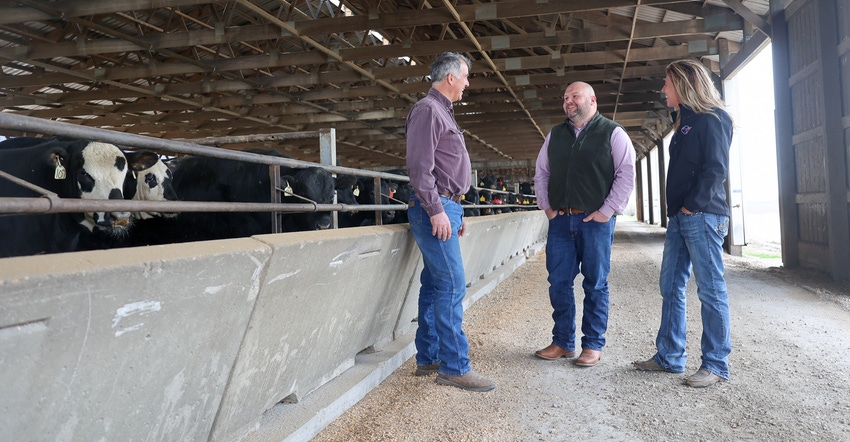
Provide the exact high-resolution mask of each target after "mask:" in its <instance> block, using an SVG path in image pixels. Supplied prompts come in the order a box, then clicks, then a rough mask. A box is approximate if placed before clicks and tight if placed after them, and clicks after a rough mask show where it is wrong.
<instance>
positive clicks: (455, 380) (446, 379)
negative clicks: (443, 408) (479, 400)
mask: <svg viewBox="0 0 850 442" xmlns="http://www.w3.org/2000/svg"><path fill="white" fill-rule="evenodd" d="M437 383H438V384H440V385H451V386H452V387H457V388H460V389H463V390H469V391H490V390H492V389H494V388H496V383H495V382H493V381H491V380H489V379H487V378H485V377H484V376H481V375H480V374H478V373H476V372H474V371H470V372H469V373H467V374H465V375H463V376H449V375H446V374H442V373H440V374H438V375H437Z"/></svg>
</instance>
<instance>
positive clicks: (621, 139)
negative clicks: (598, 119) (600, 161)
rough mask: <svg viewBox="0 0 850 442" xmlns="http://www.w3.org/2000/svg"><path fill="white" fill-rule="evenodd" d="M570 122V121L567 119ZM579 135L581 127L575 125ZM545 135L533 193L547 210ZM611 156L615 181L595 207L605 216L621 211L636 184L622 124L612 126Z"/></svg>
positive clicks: (631, 148) (630, 149)
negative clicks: (609, 190) (613, 127)
mask: <svg viewBox="0 0 850 442" xmlns="http://www.w3.org/2000/svg"><path fill="white" fill-rule="evenodd" d="M570 125H572V122H570ZM572 127H573V129H574V130H575V134H576V137H578V135H579V133H581V130H582V129H584V128H583V127H575V126H574V125H572ZM551 135H552V132H549V134H548V135H546V140H545V141H543V147H541V148H540V154H538V155H537V166H536V172H535V173H534V195H535V197H536V198H537V207H539V208H541V209H543V210H546V209H551V208H552V206H551V205H550V204H549V176H550V173H549V137H550V136H551ZM611 157H612V159H613V161H614V183H613V184H612V185H611V192H610V193H608V196H607V197H606V198H605V201H604V202H603V203H602V207H600V208H599V209H598V210H599V212H600V213H602V214H603V215H605V216H607V217H611V216H612V215H614V214H617V213H623V210H625V209H626V205H627V204H628V203H629V197H630V196H631V194H632V190H633V189H634V187H635V149H634V146H632V140H631V139H630V138H629V135H628V134H627V133H626V131H625V130H624V129H623V128H622V127H618V128H616V129H614V132H612V133H611Z"/></svg>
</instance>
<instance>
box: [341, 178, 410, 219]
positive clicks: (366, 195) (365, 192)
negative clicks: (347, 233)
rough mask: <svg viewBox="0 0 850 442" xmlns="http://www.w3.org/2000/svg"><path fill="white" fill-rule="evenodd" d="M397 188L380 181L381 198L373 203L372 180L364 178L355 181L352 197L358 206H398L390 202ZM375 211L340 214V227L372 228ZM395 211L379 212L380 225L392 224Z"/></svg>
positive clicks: (373, 189) (389, 183)
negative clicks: (353, 196)
mask: <svg viewBox="0 0 850 442" xmlns="http://www.w3.org/2000/svg"><path fill="white" fill-rule="evenodd" d="M397 189H398V186H397V185H396V184H395V183H391V182H388V181H387V180H385V179H382V180H381V198H380V201H379V202H377V203H375V182H374V178H371V177H366V178H359V179H358V180H357V186H356V187H355V189H354V195H355V197H356V198H357V203H358V204H367V205H375V204H398V203H397V202H396V201H392V200H390V198H394V197H395V192H396V190H397ZM376 212H377V211H362V210H361V211H359V212H348V213H347V214H340V218H339V226H340V227H359V226H374V225H375V217H376ZM395 216H396V212H395V210H384V211H381V223H382V224H392V222H393V220H394V219H395Z"/></svg>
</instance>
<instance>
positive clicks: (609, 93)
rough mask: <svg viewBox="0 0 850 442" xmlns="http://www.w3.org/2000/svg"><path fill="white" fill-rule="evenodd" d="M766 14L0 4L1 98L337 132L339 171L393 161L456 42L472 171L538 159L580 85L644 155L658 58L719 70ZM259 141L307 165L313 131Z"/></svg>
mask: <svg viewBox="0 0 850 442" xmlns="http://www.w3.org/2000/svg"><path fill="white" fill-rule="evenodd" d="M768 12H769V6H768V0H753V1H748V0H744V1H741V0H722V1H721V0H708V1H670V0H667V1H665V0H630V1H627V0H560V1H559V0H501V1H490V0H473V1H469V0H452V1H449V0H443V1H439V0H437V1H429V0H366V1H349V0H294V1H291V0H236V1H200V0H111V1H108V2H93V1H89V0H64V1H63V0H59V1H36V0H16V1H2V2H0V60H2V74H0V100H2V103H3V108H2V110H3V112H16V113H20V114H24V115H29V116H34V117H39V118H45V119H56V120H61V121H65V122H71V123H76V124H81V125H87V126H93V127H99V128H106V129H112V130H116V131H122V132H130V133H138V134H144V135H149V136H153V137H158V138H164V139H181V140H186V139H198V138H207V137H221V136H235V135H255V134H276V133H288V132H301V131H314V130H319V129H327V128H335V130H336V137H337V153H338V156H339V160H340V164H342V165H344V166H347V167H357V168H372V169H375V168H391V167H399V166H403V165H404V156H405V140H404V136H405V135H404V121H405V117H406V115H407V112H408V110H409V108H410V106H411V105H412V104H413V103H415V102H416V101H417V100H418V99H419V98H421V97H422V96H423V95H424V94H425V93H427V90H428V88H429V87H430V83H429V82H428V81H427V75H428V72H429V69H428V66H429V64H430V62H431V60H432V59H433V57H434V56H435V55H436V54H438V53H440V52H443V51H456V52H461V53H464V54H466V55H468V56H469V57H470V58H471V59H472V60H473V69H472V75H471V77H470V87H469V88H468V89H467V90H466V92H465V93H464V98H463V101H462V102H459V103H456V104H455V114H456V117H457V120H458V122H459V124H460V126H461V127H462V128H464V129H465V130H466V133H467V135H468V137H467V145H468V149H469V151H470V156H471V158H472V161H473V163H474V164H476V165H478V166H479V167H481V166H483V167H498V166H499V165H503V166H507V167H509V166H510V165H516V164H525V163H528V162H529V161H531V162H532V164H533V160H534V158H535V157H536V155H537V152H538V150H539V148H540V145H541V144H542V142H543V139H544V137H545V135H546V133H548V131H549V129H550V128H551V127H552V126H553V125H555V124H558V123H560V122H562V121H563V119H564V113H563V109H562V107H561V102H562V98H561V97H562V94H563V89H564V87H565V86H566V85H567V84H568V83H570V82H572V81H577V80H581V81H586V82H588V83H590V84H591V85H593V86H594V88H595V90H596V93H597V96H598V101H599V104H600V111H601V112H602V113H603V114H604V115H606V116H608V117H611V118H613V119H615V120H616V121H618V122H619V123H621V124H622V125H623V126H624V127H626V129H627V131H628V132H629V134H630V136H631V138H632V140H633V141H634V143H635V147H636V149H637V150H638V152H639V154H642V153H644V152H647V151H648V150H650V149H652V148H653V147H654V146H655V144H654V143H655V142H654V141H653V140H657V139H659V138H661V137H662V136H663V134H665V133H667V132H668V131H669V128H670V124H671V120H670V115H669V111H668V109H666V107H665V106H664V103H663V100H662V98H661V95H660V93H659V92H658V91H659V89H660V88H661V86H662V85H663V78H664V68H665V66H666V64H667V63H669V62H670V61H673V60H676V59H680V58H685V57H694V58H699V59H701V60H702V61H703V62H704V63H705V64H706V65H707V66H709V67H710V68H711V69H712V71H714V72H715V73H717V74H718V76H719V77H722V78H726V77H728V76H729V75H731V74H733V73H734V72H735V71H736V70H737V69H739V68H740V67H741V66H742V65H744V64H745V63H746V61H747V60H748V59H749V58H750V57H752V56H753V55H754V53H756V52H757V51H758V50H759V49H760V48H761V47H763V46H764V44H765V42H766V41H767V36H768V35H769V34H770V28H769V26H770V25H769V23H768V20H767V18H766V17H767V16H768ZM0 135H7V136H14V135H21V133H20V132H15V131H11V130H8V129H1V128H0ZM263 146H264V147H268V148H275V149H277V150H279V151H280V152H281V153H283V154H285V155H288V156H291V157H294V158H297V159H302V160H307V161H318V159H319V153H318V149H317V148H318V143H317V142H316V141H315V140H310V139H283V140H278V141H268V142H264V143H263ZM223 147H227V148H232V149H244V148H248V147H258V146H257V144H256V143H254V144H250V145H249V144H248V143H241V144H230V145H226V146H223Z"/></svg>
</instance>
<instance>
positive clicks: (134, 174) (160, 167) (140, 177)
mask: <svg viewBox="0 0 850 442" xmlns="http://www.w3.org/2000/svg"><path fill="white" fill-rule="evenodd" d="M124 155H125V156H126V157H127V161H128V163H129V164H130V171H129V172H128V174H127V178H126V179H125V180H124V198H125V199H128V200H135V201H176V200H177V193H176V192H175V191H174V184H173V183H174V175H173V174H172V172H171V170H170V169H169V168H168V166H166V165H165V163H164V162H163V161H162V159H161V158H160V156H159V155H157V154H155V153H153V152H149V151H146V150H142V151H138V152H130V151H125V152H124ZM176 215H177V213H175V212H133V219H134V220H135V221H139V220H143V219H149V218H156V217H165V218H171V217H174V216H176Z"/></svg>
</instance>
